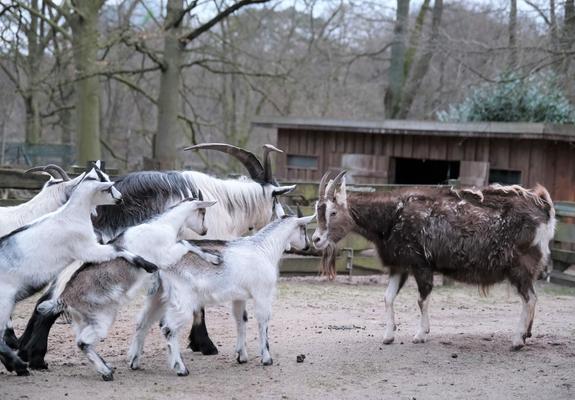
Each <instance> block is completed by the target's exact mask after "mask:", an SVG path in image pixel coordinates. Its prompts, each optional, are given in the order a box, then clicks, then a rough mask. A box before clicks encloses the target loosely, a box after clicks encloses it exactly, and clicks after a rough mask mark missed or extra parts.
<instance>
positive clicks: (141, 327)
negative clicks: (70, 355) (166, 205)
mask: <svg viewBox="0 0 575 400" xmlns="http://www.w3.org/2000/svg"><path fill="white" fill-rule="evenodd" d="M314 217H315V216H310V217H303V218H296V217H286V218H282V219H279V220H276V221H274V222H272V223H270V224H268V225H267V226H266V227H265V228H264V229H262V230H261V231H259V232H258V233H256V234H255V235H254V236H250V237H246V238H241V239H237V240H234V241H230V242H224V241H220V242H214V241H206V243H205V245H207V246H211V247H212V248H218V249H219V250H220V252H221V256H222V258H223V263H222V265H221V266H213V265H210V264H208V263H206V262H204V261H202V260H200V259H199V258H198V257H197V256H195V255H192V254H188V255H186V256H184V258H183V259H182V260H181V261H180V262H179V263H177V264H176V265H174V266H173V267H171V268H168V269H162V270H161V271H160V282H161V286H160V289H159V290H158V291H157V292H156V294H155V295H153V296H148V298H147V299H146V305H145V308H144V310H143V311H142V313H141V315H140V317H139V320H138V325H137V328H136V335H135V337H134V340H133V341H132V345H131V347H130V351H129V360H130V367H131V368H132V369H137V368H139V364H140V359H141V352H142V348H143V345H144V339H145V336H146V334H147V332H148V330H149V328H150V326H151V324H152V323H154V322H155V321H156V320H158V319H160V318H161V323H160V324H161V327H162V333H163V335H164V336H165V338H166V340H167V342H168V352H169V354H168V355H169V363H170V367H171V368H173V369H175V370H176V371H177V373H178V375H179V376H185V375H188V374H189V372H188V369H187V368H186V366H185V364H184V362H183V360H182V357H181V354H180V349H179V343H178V332H179V331H180V328H181V327H182V326H183V325H184V324H185V323H186V322H188V321H189V320H190V319H191V318H192V317H193V313H194V312H195V311H197V310H199V309H200V308H201V307H203V306H205V305H209V304H218V303H223V302H230V301H231V302H233V307H232V310H233V315H234V318H235V320H236V324H237V332H238V338H237V346H236V352H237V353H238V357H237V361H238V362H239V363H245V362H247V359H248V355H247V351H246V321H247V313H246V311H245V306H246V300H247V299H250V298H251V299H253V300H254V306H255V314H256V319H257V321H258V325H259V338H260V351H261V357H262V363H263V364H264V365H271V364H272V357H271V355H270V353H269V342H268V322H269V319H270V315H271V307H272V301H273V298H274V294H275V286H276V281H277V277H278V264H279V261H280V258H281V256H282V253H283V252H284V251H285V250H288V249H290V248H291V247H294V248H296V249H304V248H307V247H308V240H307V236H306V231H305V225H306V224H307V223H309V222H310V221H311V220H312V219H313V218H314ZM200 243H201V242H197V244H200ZM200 245H201V244H200Z"/></svg>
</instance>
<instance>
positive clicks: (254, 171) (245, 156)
mask: <svg viewBox="0 0 575 400" xmlns="http://www.w3.org/2000/svg"><path fill="white" fill-rule="evenodd" d="M197 149H208V150H217V151H221V152H224V153H227V154H229V155H231V156H234V157H235V158H237V159H238V160H239V161H240V162H241V163H242V164H243V165H244V166H245V167H246V169H247V170H248V172H249V174H250V177H251V178H252V179H253V180H254V181H260V182H262V181H264V175H265V174H264V168H263V167H262V163H260V161H259V160H258V158H257V157H256V156H255V155H254V154H253V153H251V152H249V151H247V150H244V149H242V148H239V147H236V146H232V145H231V144H226V143H201V144H196V145H194V146H190V147H186V148H185V149H184V150H197Z"/></svg>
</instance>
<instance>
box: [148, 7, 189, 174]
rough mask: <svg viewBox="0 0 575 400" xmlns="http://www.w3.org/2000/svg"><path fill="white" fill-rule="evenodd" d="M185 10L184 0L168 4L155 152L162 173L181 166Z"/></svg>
mask: <svg viewBox="0 0 575 400" xmlns="http://www.w3.org/2000/svg"><path fill="white" fill-rule="evenodd" d="M183 9H184V2H183V0H168V4H167V13H166V22H165V24H164V27H165V36H164V60H163V63H164V64H163V67H162V70H161V71H162V72H161V76H160V95H159V97H158V126H157V130H156V138H155V140H154V151H153V156H154V159H155V160H156V162H157V166H158V167H159V168H160V169H177V168H179V166H180V165H179V161H178V160H179V158H178V157H177V153H176V151H177V145H178V142H179V140H180V138H181V126H180V122H179V121H178V113H179V111H180V102H181V99H180V85H181V82H180V80H181V75H180V69H181V65H182V59H183V51H184V46H183V44H182V42H181V41H180V39H179V37H180V35H181V23H182V17H181V14H182V12H183Z"/></svg>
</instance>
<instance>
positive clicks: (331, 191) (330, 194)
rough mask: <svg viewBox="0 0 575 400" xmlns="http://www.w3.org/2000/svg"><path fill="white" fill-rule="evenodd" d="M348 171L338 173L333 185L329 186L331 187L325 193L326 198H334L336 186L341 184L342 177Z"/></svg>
mask: <svg viewBox="0 0 575 400" xmlns="http://www.w3.org/2000/svg"><path fill="white" fill-rule="evenodd" d="M346 173H347V171H346V170H343V171H341V172H340V173H339V174H337V176H336V177H335V178H334V179H333V181H332V183H331V186H330V187H329V189H328V190H327V192H326V194H325V198H326V199H333V198H334V194H335V188H336V187H337V186H338V185H339V184H340V182H341V179H342V178H343V176H344V175H345V174H346Z"/></svg>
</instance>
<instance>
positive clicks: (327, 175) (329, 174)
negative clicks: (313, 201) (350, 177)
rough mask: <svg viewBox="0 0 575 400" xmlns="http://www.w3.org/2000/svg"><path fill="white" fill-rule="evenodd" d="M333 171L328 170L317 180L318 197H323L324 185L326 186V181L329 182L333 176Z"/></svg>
mask: <svg viewBox="0 0 575 400" xmlns="http://www.w3.org/2000/svg"><path fill="white" fill-rule="evenodd" d="M333 172H334V171H332V170H329V171H327V172H326V173H325V174H324V175H323V176H322V177H321V181H320V182H319V191H318V198H319V199H320V200H321V199H322V198H323V194H324V192H325V187H326V186H327V183H328V182H329V180H330V179H331V177H332V176H333Z"/></svg>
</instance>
